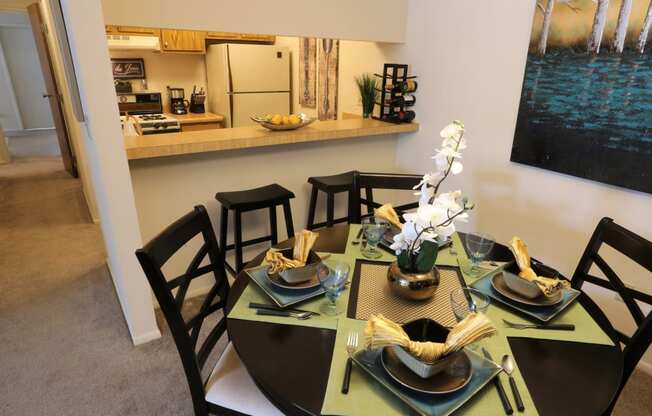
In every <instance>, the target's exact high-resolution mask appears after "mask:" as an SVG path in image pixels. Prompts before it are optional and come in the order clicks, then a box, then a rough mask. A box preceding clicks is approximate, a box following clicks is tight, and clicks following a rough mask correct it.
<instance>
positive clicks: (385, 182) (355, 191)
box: [349, 172, 423, 223]
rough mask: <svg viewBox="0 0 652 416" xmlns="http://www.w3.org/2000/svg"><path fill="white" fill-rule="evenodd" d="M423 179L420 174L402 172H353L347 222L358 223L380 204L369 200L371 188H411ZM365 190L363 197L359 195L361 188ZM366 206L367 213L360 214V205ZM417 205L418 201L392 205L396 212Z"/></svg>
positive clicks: (401, 212) (402, 211)
mask: <svg viewBox="0 0 652 416" xmlns="http://www.w3.org/2000/svg"><path fill="white" fill-rule="evenodd" d="M421 179H423V176H422V175H411V174H403V173H364V172H353V186H352V187H351V190H350V191H349V219H350V221H349V222H352V223H360V221H362V218H363V217H367V216H371V215H373V209H374V208H378V207H380V206H381V205H382V204H379V203H378V202H375V201H373V200H371V199H370V198H371V195H373V194H372V192H373V190H376V189H390V190H412V189H413V188H414V187H415V186H417V185H418V184H419V182H421ZM362 189H364V190H365V197H364V198H363V197H361V196H360V192H361V190H362ZM363 205H364V206H366V207H367V214H365V215H362V206H363ZM418 206H419V203H418V202H410V203H408V204H403V205H398V206H394V209H395V210H396V213H397V214H399V216H400V215H401V214H403V213H404V212H405V211H407V210H410V209H414V208H416V207H418Z"/></svg>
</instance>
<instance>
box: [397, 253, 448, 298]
mask: <svg viewBox="0 0 652 416" xmlns="http://www.w3.org/2000/svg"><path fill="white" fill-rule="evenodd" d="M387 284H389V288H390V289H391V291H392V293H394V294H395V295H396V296H399V297H401V298H404V299H408V300H425V299H430V298H431V297H433V296H434V295H435V292H437V288H438V287H439V270H437V268H436V267H435V268H433V269H432V270H431V271H430V272H428V273H408V272H404V271H403V270H401V268H400V267H398V263H397V262H394V263H392V264H391V265H390V266H389V270H387Z"/></svg>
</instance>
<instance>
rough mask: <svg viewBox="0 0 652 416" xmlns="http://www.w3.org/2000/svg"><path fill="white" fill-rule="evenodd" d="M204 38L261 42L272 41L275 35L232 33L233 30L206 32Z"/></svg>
mask: <svg viewBox="0 0 652 416" xmlns="http://www.w3.org/2000/svg"><path fill="white" fill-rule="evenodd" d="M206 39H212V40H223V41H230V40H235V41H240V42H261V43H274V42H275V41H276V36H273V35H257V34H253V33H233V32H206Z"/></svg>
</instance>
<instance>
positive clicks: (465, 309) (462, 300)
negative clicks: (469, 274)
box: [450, 287, 491, 322]
mask: <svg viewBox="0 0 652 416" xmlns="http://www.w3.org/2000/svg"><path fill="white" fill-rule="evenodd" d="M450 298H451V308H452V309H453V314H454V315H455V319H457V322H459V321H461V320H462V319H464V318H466V317H467V315H468V314H470V313H472V312H482V313H485V312H487V309H488V308H489V305H490V304H491V299H490V298H489V296H487V295H485V294H484V293H482V292H480V291H479V290H477V289H474V288H472V287H463V288H459V289H455V290H453V291H452V292H451V294H450Z"/></svg>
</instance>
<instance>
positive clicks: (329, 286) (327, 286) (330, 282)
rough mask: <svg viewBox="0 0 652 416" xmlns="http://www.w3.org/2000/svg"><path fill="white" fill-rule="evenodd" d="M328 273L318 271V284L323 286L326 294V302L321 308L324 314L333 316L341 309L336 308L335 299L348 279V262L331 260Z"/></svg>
mask: <svg viewBox="0 0 652 416" xmlns="http://www.w3.org/2000/svg"><path fill="white" fill-rule="evenodd" d="M330 266H331V267H330V273H328V274H326V273H323V274H322V273H318V274H317V276H318V278H319V284H320V285H321V287H322V288H324V291H325V294H326V299H327V301H326V303H325V304H324V305H322V307H321V309H322V312H324V313H325V314H326V315H330V316H335V315H339V314H340V313H341V312H342V311H341V310H339V309H338V306H337V299H338V298H339V297H340V295H341V294H342V291H343V290H344V288H345V287H346V283H347V281H348V280H349V269H350V267H349V265H348V263H344V262H340V261H335V262H331V265H330Z"/></svg>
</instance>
